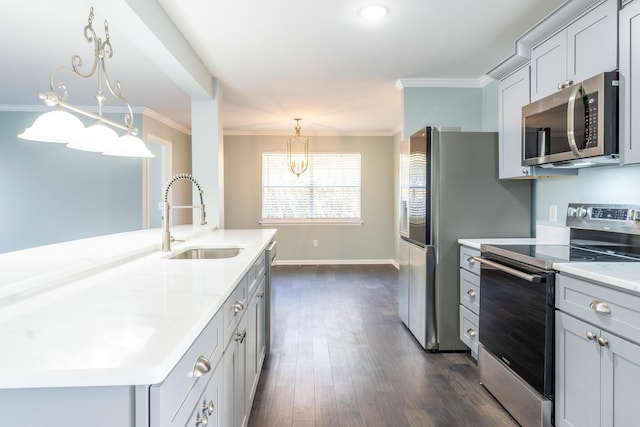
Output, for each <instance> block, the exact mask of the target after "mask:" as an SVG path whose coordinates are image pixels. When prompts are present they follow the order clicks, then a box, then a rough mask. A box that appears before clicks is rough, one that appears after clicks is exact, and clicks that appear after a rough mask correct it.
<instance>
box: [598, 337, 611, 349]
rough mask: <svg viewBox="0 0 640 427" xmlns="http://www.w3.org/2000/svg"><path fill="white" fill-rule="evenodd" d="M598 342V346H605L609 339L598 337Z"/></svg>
mask: <svg viewBox="0 0 640 427" xmlns="http://www.w3.org/2000/svg"><path fill="white" fill-rule="evenodd" d="M598 344H600V347H606V346H607V344H609V340H608V339H606V338H602V337H598Z"/></svg>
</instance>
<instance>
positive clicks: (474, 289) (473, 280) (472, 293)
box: [460, 268, 480, 314]
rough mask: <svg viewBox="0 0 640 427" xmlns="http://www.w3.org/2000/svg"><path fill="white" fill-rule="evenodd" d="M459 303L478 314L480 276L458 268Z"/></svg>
mask: <svg viewBox="0 0 640 427" xmlns="http://www.w3.org/2000/svg"><path fill="white" fill-rule="evenodd" d="M460 304H462V305H464V306H465V307H467V308H468V309H469V310H471V311H472V312H474V313H475V314H480V276H478V275H477V274H473V273H470V272H468V271H467V270H464V269H462V268H461V269H460Z"/></svg>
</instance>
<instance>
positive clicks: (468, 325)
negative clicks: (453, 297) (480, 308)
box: [460, 305, 480, 358]
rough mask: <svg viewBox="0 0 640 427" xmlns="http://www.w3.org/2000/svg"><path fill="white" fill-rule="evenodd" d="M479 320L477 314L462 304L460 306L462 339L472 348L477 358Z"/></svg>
mask: <svg viewBox="0 0 640 427" xmlns="http://www.w3.org/2000/svg"><path fill="white" fill-rule="evenodd" d="M478 320H479V319H478V315H477V314H474V313H472V312H471V311H470V310H469V309H467V308H466V307H464V306H462V305H461V306H460V341H462V342H463V343H464V344H465V345H466V346H467V347H469V348H470V349H471V353H472V354H473V355H474V357H475V358H477V357H478V356H477V355H478V338H479V335H480V328H479V327H478V325H479V321H478Z"/></svg>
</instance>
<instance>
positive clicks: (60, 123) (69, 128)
mask: <svg viewBox="0 0 640 427" xmlns="http://www.w3.org/2000/svg"><path fill="white" fill-rule="evenodd" d="M84 130H85V127H84V125H83V124H82V122H81V121H80V119H79V118H77V117H76V116H74V115H73V114H71V113H69V112H67V111H63V110H53V111H49V112H48V113H44V114H41V115H40V116H39V117H38V118H37V119H36V121H35V122H33V125H31V127H29V128H27V129H25V131H24V132H22V133H21V134H20V135H18V138H22V139H28V140H31V141H41V142H55V143H60V144H68V143H70V142H73V141H76V140H77V139H78V138H79V137H80V135H82V134H83V133H84Z"/></svg>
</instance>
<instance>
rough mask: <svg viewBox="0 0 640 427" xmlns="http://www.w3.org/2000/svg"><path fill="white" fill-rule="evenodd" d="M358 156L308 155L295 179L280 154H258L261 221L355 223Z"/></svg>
mask: <svg viewBox="0 0 640 427" xmlns="http://www.w3.org/2000/svg"><path fill="white" fill-rule="evenodd" d="M360 184H361V179H360V153H311V154H309V167H308V169H307V171H306V172H305V173H303V174H302V175H300V176H296V175H294V174H293V173H291V172H290V171H289V168H288V165H287V155H286V154H284V153H263V154H262V218H263V219H264V220H269V219H272V220H286V219H291V220H359V219H360Z"/></svg>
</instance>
